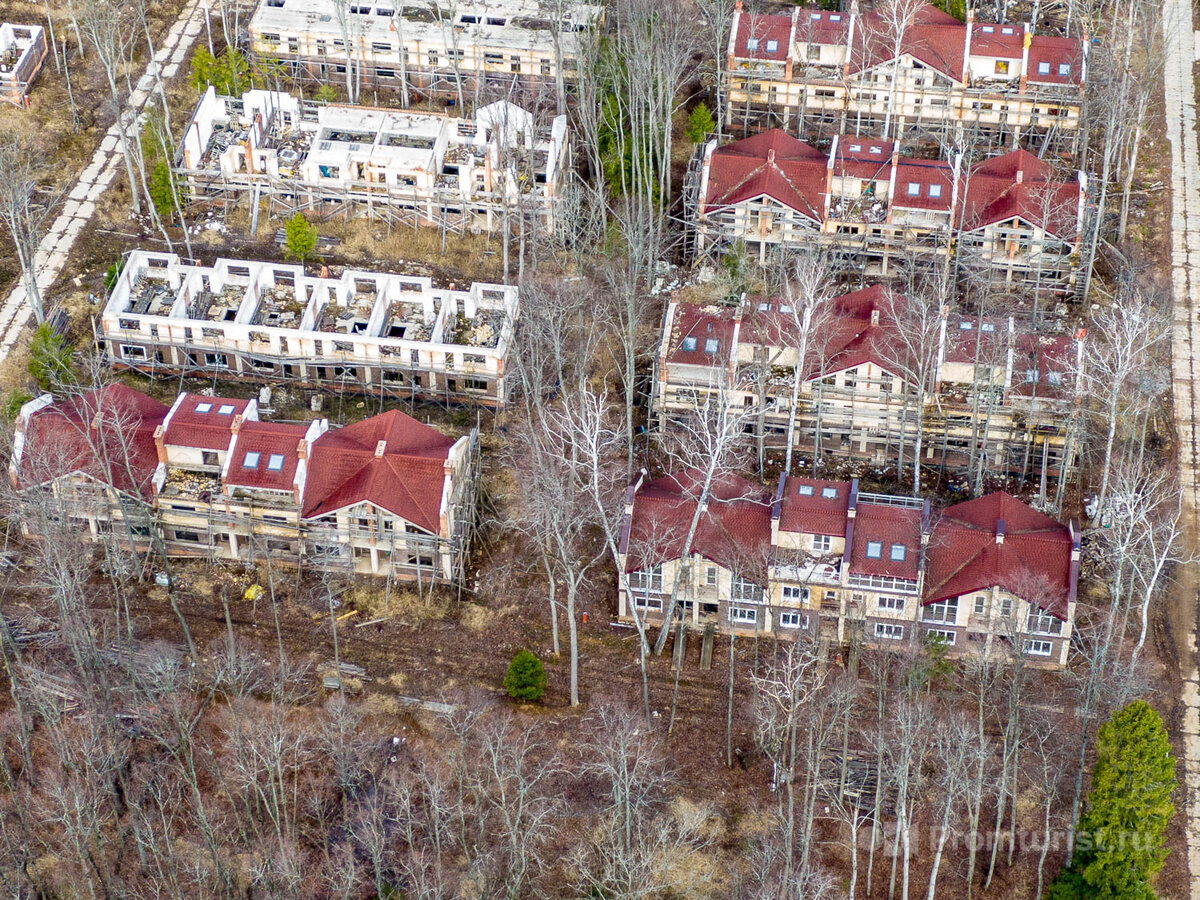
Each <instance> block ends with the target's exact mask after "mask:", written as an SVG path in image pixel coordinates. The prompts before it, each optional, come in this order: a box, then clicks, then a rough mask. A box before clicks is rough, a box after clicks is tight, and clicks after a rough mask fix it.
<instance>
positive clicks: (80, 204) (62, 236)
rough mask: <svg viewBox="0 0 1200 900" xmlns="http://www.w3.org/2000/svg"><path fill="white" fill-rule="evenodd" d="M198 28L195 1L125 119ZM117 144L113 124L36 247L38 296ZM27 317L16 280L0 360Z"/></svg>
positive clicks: (99, 189)
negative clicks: (157, 73) (156, 74)
mask: <svg viewBox="0 0 1200 900" xmlns="http://www.w3.org/2000/svg"><path fill="white" fill-rule="evenodd" d="M203 26H204V7H203V5H202V4H201V2H200V0H189V2H188V3H187V4H186V5H185V6H184V8H183V11H182V12H181V13H180V14H179V18H178V19H177V20H176V21H175V23H174V24H173V25H172V26H171V28H170V30H169V31H168V32H167V34H166V36H165V37H163V39H162V41H161V43H160V45H159V47H158V51H157V52H156V53H155V54H154V59H153V60H151V61H150V62H149V63H147V65H146V69H145V71H144V72H143V73H142V77H141V78H140V79H138V82H137V86H136V87H135V88H134V91H133V93H132V94H131V95H130V97H129V103H128V105H127V107H126V110H125V112H126V115H127V116H128V115H129V114H131V113H132V114H135V115H137V116H138V121H139V122H140V116H141V112H142V110H143V109H144V108H145V106H146V101H147V100H149V99H150V96H151V93H152V92H153V91H154V90H155V85H156V82H155V73H156V72H157V71H161V74H162V78H163V80H164V81H165V80H170V79H171V78H173V77H175V75H176V74H178V72H179V68H180V66H181V65H182V64H183V61H184V59H185V58H186V57H187V54H188V51H190V50H191V48H192V45H193V44H194V43H195V42H196V38H198V37H199V36H200V33H201V29H202V28H203ZM138 127H140V124H139V126H138ZM119 142H120V126H119V124H118V123H114V124H113V125H112V126H111V127H110V128H109V129H108V133H107V134H106V135H105V136H104V140H102V141H101V142H100V146H99V147H98V148H97V149H96V152H95V154H93V156H92V159H91V162H89V163H88V165H87V167H86V168H85V169H84V170H83V172H81V173H80V175H79V180H78V181H77V182H76V183H75V186H74V188H72V190H71V192H70V193H69V194H68V195H67V199H66V201H65V202H64V203H63V208H62V211H61V212H60V213H59V215H58V218H57V219H55V220H54V222H53V224H52V225H51V226H50V229H49V231H48V232H47V233H46V236H45V237H44V238H42V241H41V243H40V244H39V245H38V250H37V253H36V254H35V256H34V267H35V269H36V271H37V284H38V288H39V290H40V291H41V293H42V296H43V297H45V295H46V292H47V291H48V290H49V288H50V286H51V285H52V284H54V282H55V280H56V279H57V278H58V276H59V275H60V274H61V273H62V270H63V267H64V266H65V265H66V263H67V257H68V255H69V254H70V252H71V248H72V247H73V246H74V245H75V240H76V238H78V237H79V235H80V234H81V233H82V232H83V230H84V228H86V227H87V225H88V223H89V222H90V221H91V219H92V216H93V215H94V214H95V212H96V201H97V200H98V199H99V198H100V195H101V194H103V193H104V191H105V189H106V188H107V187H108V186H109V185H110V184H112V181H113V179H114V178H116V177H117V174H118V172H120V171H121V169H122V167H123V166H124V158H123V156H122V153H121V149H120V146H119ZM32 316H33V308H32V307H31V306H30V305H29V303H28V292H27V291H26V289H25V282H24V280H23V279H21V280H19V281H18V282H17V285H16V286H15V287H14V288H13V289H12V291H11V292H10V293H9V295H8V297H7V298H5V300H4V303H3V305H2V306H0V361H2V360H3V359H5V358H6V357H7V356H8V354H9V353H10V352H12V348H13V346H14V345H15V344H16V342H17V340H18V339H19V338H20V336H21V333H22V331H24V329H25V326H26V324H28V322H29V320H30V318H31V317H32Z"/></svg>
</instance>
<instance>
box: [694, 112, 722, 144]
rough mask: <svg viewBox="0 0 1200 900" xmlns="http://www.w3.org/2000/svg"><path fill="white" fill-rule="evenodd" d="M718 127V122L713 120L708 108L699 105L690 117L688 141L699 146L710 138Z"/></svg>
mask: <svg viewBox="0 0 1200 900" xmlns="http://www.w3.org/2000/svg"><path fill="white" fill-rule="evenodd" d="M716 127H717V123H716V120H715V119H713V117H712V113H711V112H709V111H708V107H707V106H705V105H704V104H703V103H698V104H697V105H696V106H694V107H693V108H692V111H691V113H690V114H689V115H688V124H687V139H688V140H689V141H691V142H692V143H693V144H698V143H700V141H702V140H704V139H705V138H706V137H708V135H709V134H710V133H711V132H712V130H713V129H714V128H716Z"/></svg>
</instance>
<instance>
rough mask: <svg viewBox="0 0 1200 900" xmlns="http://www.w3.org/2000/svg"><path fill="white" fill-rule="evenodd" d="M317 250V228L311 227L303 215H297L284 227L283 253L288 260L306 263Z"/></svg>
mask: <svg viewBox="0 0 1200 900" xmlns="http://www.w3.org/2000/svg"><path fill="white" fill-rule="evenodd" d="M316 249H317V226H316V225H310V224H309V223H308V219H306V218H304V216H303V214H301V213H296V214H295V215H294V216H292V217H291V218H290V219H288V221H287V225H285V226H284V242H283V252H284V256H286V257H287V258H288V259H294V260H297V261H299V262H304V261H305V260H307V259H311V258H312V255H313V251H314V250H316Z"/></svg>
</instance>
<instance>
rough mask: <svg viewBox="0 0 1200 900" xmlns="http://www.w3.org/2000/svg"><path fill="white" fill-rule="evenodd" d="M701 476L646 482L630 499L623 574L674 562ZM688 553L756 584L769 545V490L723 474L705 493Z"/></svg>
mask: <svg viewBox="0 0 1200 900" xmlns="http://www.w3.org/2000/svg"><path fill="white" fill-rule="evenodd" d="M702 478H703V475H702V473H700V472H698V471H695V470H686V471H684V472H682V473H680V474H678V475H666V476H664V477H662V478H658V479H656V480H654V481H651V482H649V483H647V484H644V485H642V487H641V489H640V490H639V491H638V492H637V493H636V494H635V495H634V504H633V520H632V526H631V529H630V539H629V551H628V555H627V558H626V570H627V571H630V572H632V571H636V570H638V569H641V568H644V567H645V566H648V565H654V564H657V563H660V562H663V561H666V560H673V559H678V558H679V556H680V554H681V553H682V552H683V545H684V542H685V541H686V539H687V533H688V530H689V528H690V527H691V523H692V517H693V516H694V515H695V512H696V503H697V498H698V497H699V496H700V493H701V485H702V480H701V479H702ZM710 495H711V496H710V500H709V504H708V509H707V511H706V512H705V513H704V514H703V515H702V516H701V517H700V523H699V525H698V526H697V528H696V534H695V537H694V538H693V540H692V552H693V553H696V554H699V555H700V556H702V557H704V558H705V559H708V560H711V561H712V562H715V563H717V564H718V565H721V566H724V567H725V568H727V569H731V570H734V571H737V572H739V573H741V574H742V575H743V576H744V577H746V578H751V579H752V580H755V581H759V582H761V580H762V578H763V575H764V574H765V570H766V564H767V552H768V549H769V547H770V542H771V500H772V497H771V492H770V491H769V490H768V489H767V488H764V487H763V486H761V485H758V484H754V483H753V482H750V481H747V480H745V479H743V478H738V477H737V476H732V475H731V476H728V477H726V478H724V479H722V481H721V482H720V483H718V484H716V485H715V486H714V487H713V489H712V490H711V492H710Z"/></svg>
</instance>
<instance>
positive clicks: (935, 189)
mask: <svg viewBox="0 0 1200 900" xmlns="http://www.w3.org/2000/svg"><path fill="white" fill-rule="evenodd" d="M929 196H930V197H933V198H935V199H936V198H938V197H940V196H942V186H941V185H940V184H931V185H930V186H929Z"/></svg>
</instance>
